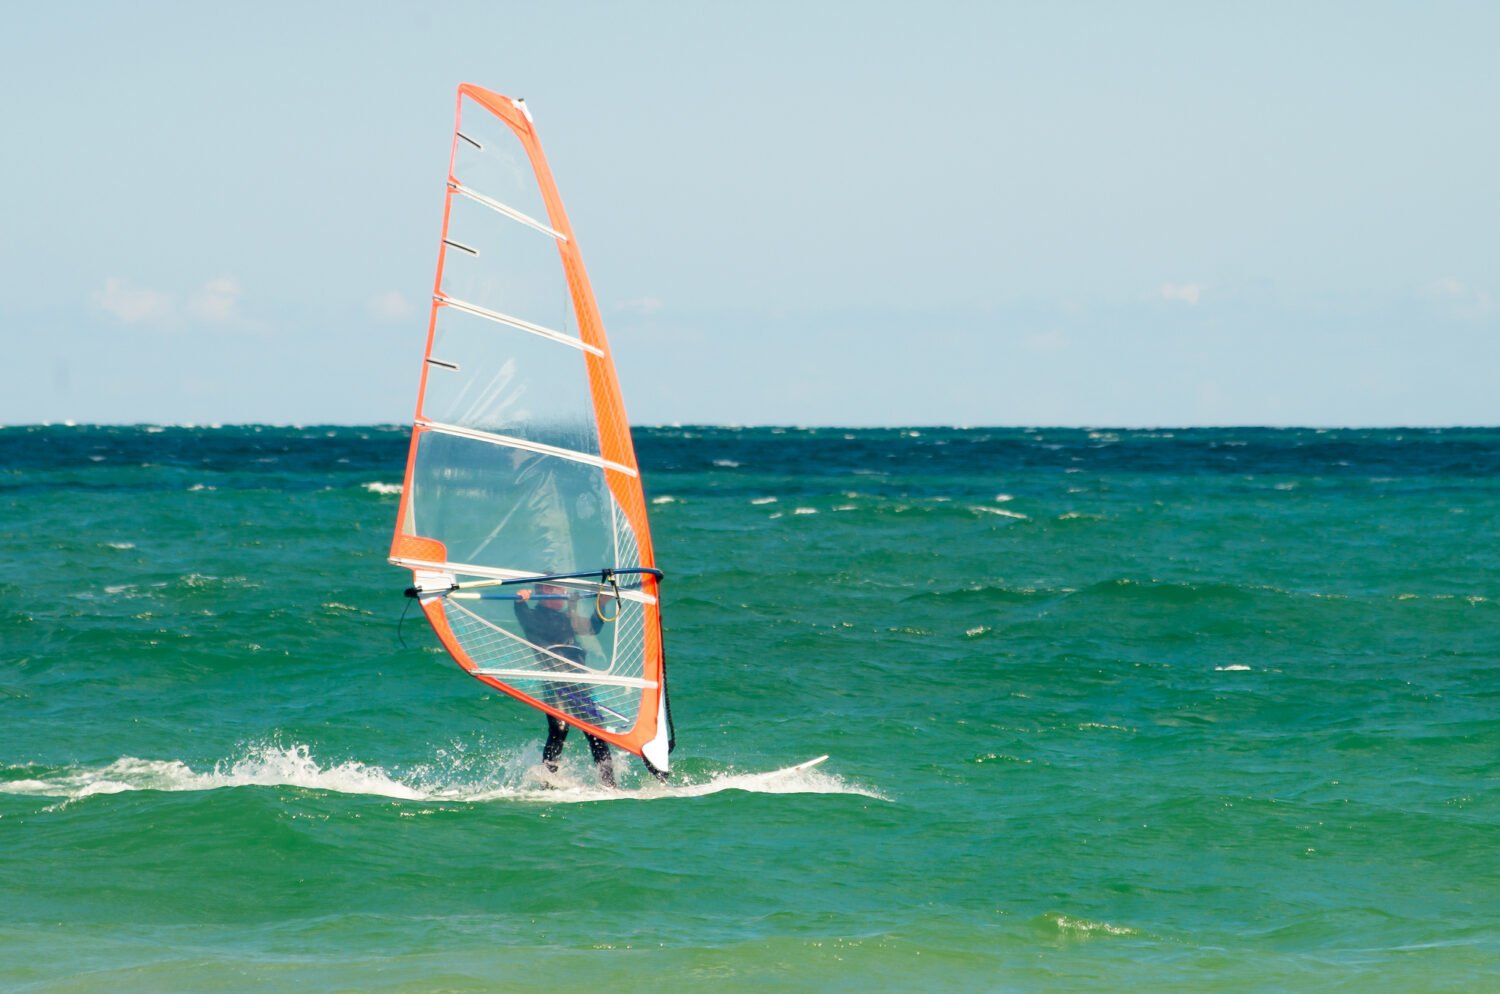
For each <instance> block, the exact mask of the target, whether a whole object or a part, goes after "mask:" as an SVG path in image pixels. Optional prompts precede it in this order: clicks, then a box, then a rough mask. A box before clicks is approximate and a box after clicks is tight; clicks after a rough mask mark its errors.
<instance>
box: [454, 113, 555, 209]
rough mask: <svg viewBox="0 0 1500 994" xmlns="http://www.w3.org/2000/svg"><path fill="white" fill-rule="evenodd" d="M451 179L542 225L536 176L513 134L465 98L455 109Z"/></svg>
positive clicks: (500, 122) (542, 205)
mask: <svg viewBox="0 0 1500 994" xmlns="http://www.w3.org/2000/svg"><path fill="white" fill-rule="evenodd" d="M458 132H459V134H460V135H461V136H462V137H460V138H459V139H458V143H457V145H456V146H455V149H454V156H453V178H454V179H455V180H457V181H458V182H459V183H461V184H463V185H464V186H466V187H468V188H470V189H471V190H477V191H478V192H479V193H481V194H483V195H485V196H487V197H490V198H492V199H494V200H498V201H500V202H501V203H503V204H505V205H506V206H507V207H510V208H511V209H513V210H517V211H520V212H521V213H522V214H526V215H527V216H529V217H532V218H534V219H536V220H538V221H540V222H542V223H543V224H548V223H549V222H548V219H547V207H546V205H545V204H543V202H542V192H541V189H540V188H539V187H538V186H537V182H536V173H535V171H534V170H533V169H532V168H531V161H530V160H529V159H528V158H527V157H526V149H524V148H523V147H522V146H521V140H520V139H519V138H517V137H516V136H515V133H514V132H512V131H511V130H510V128H509V127H508V126H507V125H506V124H505V122H504V121H501V120H500V119H499V118H497V117H495V115H493V114H491V113H490V112H489V111H487V110H485V109H484V108H483V107H481V106H479V104H477V103H475V102H474V101H473V100H472V99H470V98H469V97H464V98H463V100H462V102H461V103H460V105H459V117H458Z"/></svg>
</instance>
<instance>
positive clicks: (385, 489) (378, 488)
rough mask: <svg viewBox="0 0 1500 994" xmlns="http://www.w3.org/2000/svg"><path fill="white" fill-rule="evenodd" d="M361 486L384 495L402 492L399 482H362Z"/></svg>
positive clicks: (373, 492) (389, 495)
mask: <svg viewBox="0 0 1500 994" xmlns="http://www.w3.org/2000/svg"><path fill="white" fill-rule="evenodd" d="M360 486H362V487H364V488H365V489H366V490H368V491H370V493H372V494H380V495H381V496H382V497H392V496H395V495H396V494H399V493H400V492H401V484H399V483H362V484H360Z"/></svg>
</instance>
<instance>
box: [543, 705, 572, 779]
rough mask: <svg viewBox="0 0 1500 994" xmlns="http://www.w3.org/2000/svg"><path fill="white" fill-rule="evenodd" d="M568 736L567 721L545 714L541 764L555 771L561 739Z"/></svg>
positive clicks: (560, 750)
mask: <svg viewBox="0 0 1500 994" xmlns="http://www.w3.org/2000/svg"><path fill="white" fill-rule="evenodd" d="M567 737H568V723H567V722H565V721H559V720H557V719H556V718H554V717H552V715H550V714H549V715H547V744H546V745H544V746H542V765H543V766H545V767H546V768H547V770H548V771H549V772H551V773H556V772H557V757H558V756H561V755H562V747H563V740H564V739H566V738H567Z"/></svg>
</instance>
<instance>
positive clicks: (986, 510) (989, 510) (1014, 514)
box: [969, 504, 1031, 521]
mask: <svg viewBox="0 0 1500 994" xmlns="http://www.w3.org/2000/svg"><path fill="white" fill-rule="evenodd" d="M969 510H971V511H978V512H980V513H981V514H998V515H999V516H1000V517H1002V518H1015V519H1016V520H1017V521H1030V520H1031V518H1030V516H1028V515H1025V514H1022V513H1021V512H1020V511H1007V510H1006V509H1005V508H1003V507H985V506H984V505H983V504H976V505H975V506H974V507H971V508H970V509H969Z"/></svg>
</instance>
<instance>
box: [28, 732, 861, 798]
mask: <svg viewBox="0 0 1500 994" xmlns="http://www.w3.org/2000/svg"><path fill="white" fill-rule="evenodd" d="M460 751H463V750H460ZM528 756H529V753H528ZM622 758H623V757H622ZM438 765H441V764H438ZM488 765H489V768H488V769H485V770H481V771H477V772H476V771H475V770H473V769H471V768H470V767H472V766H473V764H472V762H462V763H451V764H449V767H448V768H447V769H445V770H441V771H440V770H439V769H438V767H437V765H433V766H425V767H421V768H418V769H416V770H414V771H412V772H410V773H407V774H393V773H391V772H389V771H387V770H385V769H383V768H382V767H380V766H373V765H369V764H366V763H361V762H358V761H356V760H348V761H345V762H342V763H337V764H334V765H329V766H324V765H323V764H321V763H319V762H318V761H317V760H316V759H315V758H314V757H313V755H312V750H311V749H310V748H309V747H308V746H306V745H291V746H286V745H281V744H279V743H270V744H260V745H255V746H252V747H250V748H249V749H247V751H246V752H245V754H244V755H243V756H241V757H239V758H237V759H235V760H233V761H229V762H219V763H216V764H215V765H214V768H213V769H212V770H211V771H209V772H205V773H199V772H196V771H194V770H193V769H192V768H191V767H190V766H188V765H187V764H186V763H184V762H182V761H180V760H151V759H137V758H135V757H131V756H125V757H122V758H120V759H117V760H115V761H114V762H112V763H109V764H108V765H106V766H102V767H67V768H63V769H59V770H56V771H51V772H48V773H45V774H43V775H41V776H38V777H31V778H25V779H20V778H18V779H14V780H10V779H6V773H9V774H10V775H15V774H16V773H18V772H23V771H20V770H16V769H12V770H10V771H0V793H5V794H14V795H22V796H28V795H29V796H35V797H56V798H62V799H63V800H64V802H71V801H76V800H79V799H82V798H86V797H92V796H94V795H97V794H119V793H123V792H126V791H152V790H154V791H165V792H177V791H208V790H221V789H224V788H230V787H296V788H301V789H304V790H308V791H323V792H328V793H335V794H359V795H365V796H373V797H389V798H394V799H397V800H411V801H454V802H489V801H543V802H547V803H552V804H556V803H575V802H580V801H613V800H626V799H634V800H652V799H657V798H667V797H703V796H705V795H708V794H716V793H718V792H720V791H724V790H741V791H747V792H751V793H758V794H856V795H860V796H863V797H871V798H875V799H877V800H888V798H886V797H884V796H883V795H881V794H879V793H877V792H875V791H873V790H871V789H869V788H866V787H862V786H859V785H856V784H851V783H848V782H846V781H844V780H843V779H842V778H841V777H839V776H837V775H835V774H831V773H825V772H823V771H821V770H816V769H796V768H789V769H785V770H774V771H771V772H766V773H740V772H736V771H734V770H733V769H726V770H721V771H717V772H711V773H708V774H706V776H704V777H701V778H696V779H688V778H685V779H682V780H674V781H673V782H672V783H668V784H658V783H656V782H655V781H654V780H652V779H650V778H649V777H646V776H644V775H640V776H639V783H631V782H630V781H628V780H627V781H626V782H625V783H624V784H622V786H621V787H620V788H619V789H614V790H610V789H607V788H605V787H602V786H600V785H599V784H598V783H597V782H596V781H594V780H593V771H592V769H591V768H589V767H590V766H591V764H588V763H587V762H584V763H583V764H582V767H574V766H571V765H569V764H568V763H566V762H565V763H564V765H563V766H562V768H561V769H560V770H559V771H558V772H557V773H555V774H551V773H547V772H546V771H544V770H542V769H541V768H540V767H538V766H536V765H534V763H533V761H532V760H531V759H529V758H522V757H521V756H519V755H509V756H507V755H504V754H501V755H498V756H496V757H494V760H493V762H492V763H490V764H488ZM26 772H29V771H26ZM635 772H636V771H632V774H633V775H634V774H635Z"/></svg>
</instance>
